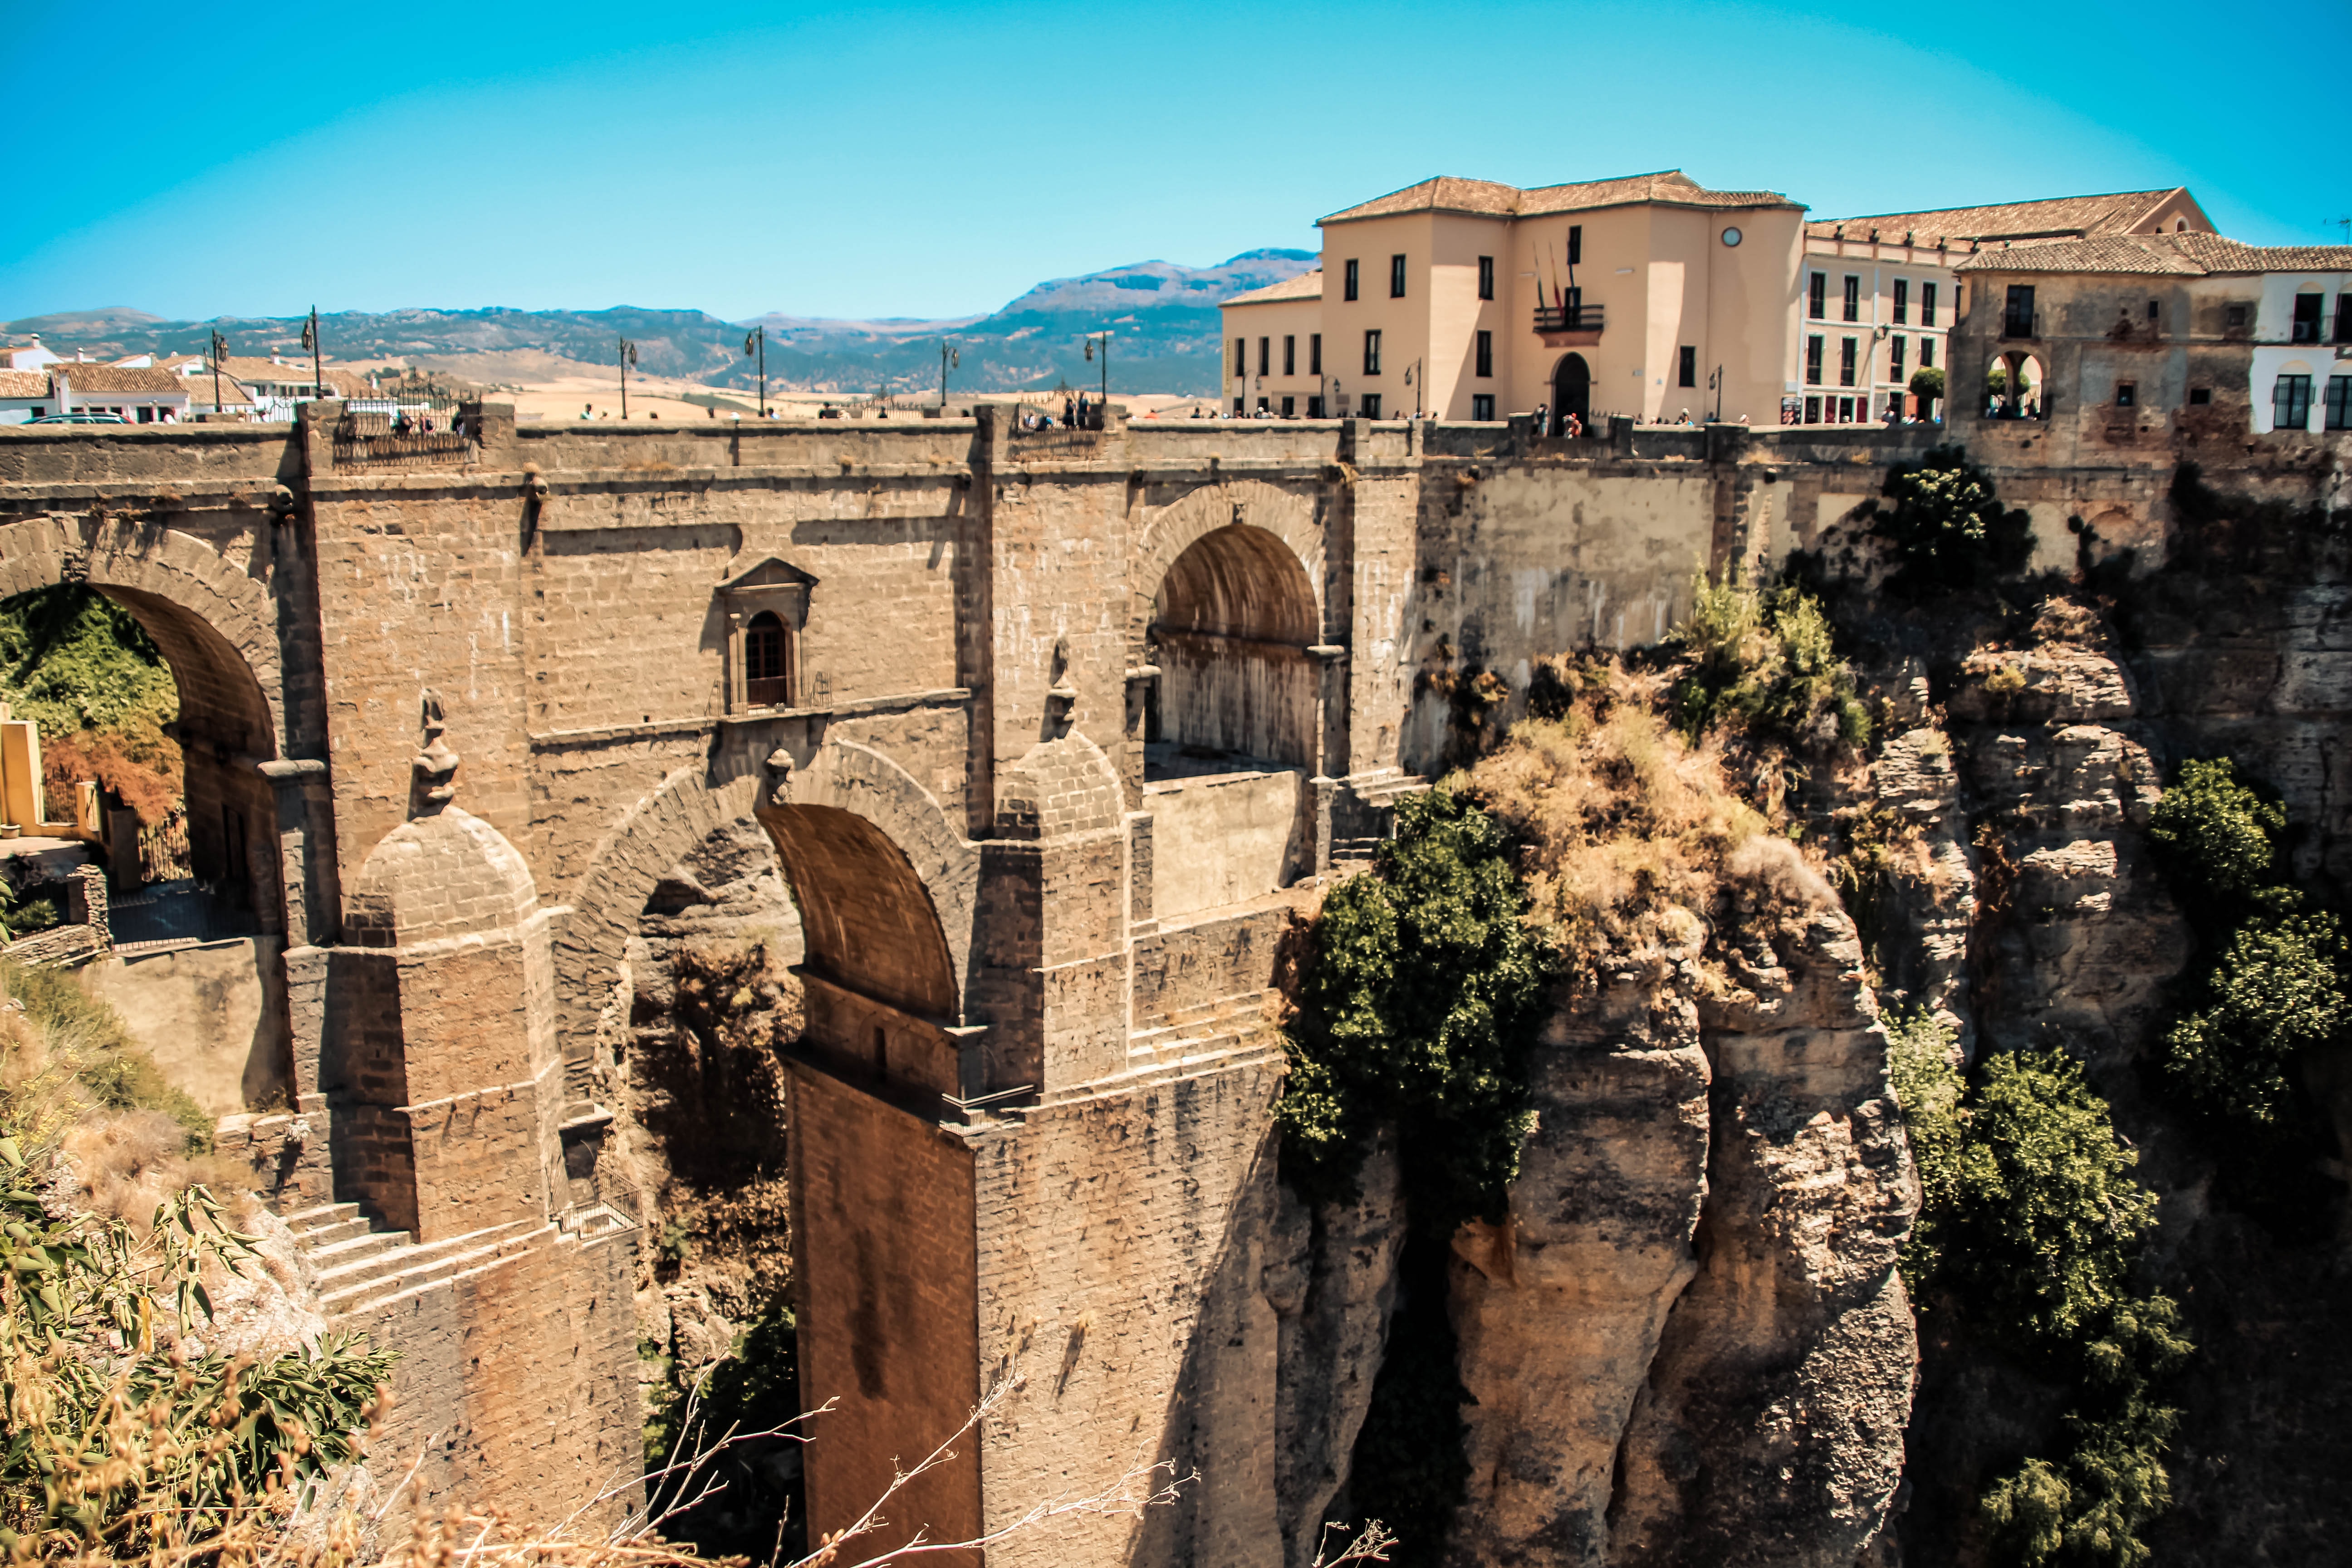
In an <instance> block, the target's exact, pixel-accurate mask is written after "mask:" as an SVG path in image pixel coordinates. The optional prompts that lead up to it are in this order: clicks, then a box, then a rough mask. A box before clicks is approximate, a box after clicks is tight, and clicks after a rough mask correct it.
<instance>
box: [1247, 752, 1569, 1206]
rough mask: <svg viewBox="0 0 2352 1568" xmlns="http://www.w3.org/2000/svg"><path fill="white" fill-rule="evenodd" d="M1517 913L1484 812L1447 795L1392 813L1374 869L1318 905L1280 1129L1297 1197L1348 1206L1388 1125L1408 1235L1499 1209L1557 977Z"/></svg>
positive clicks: (1514, 889) (1438, 793) (1406, 802)
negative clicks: (1529, 1065)
mask: <svg viewBox="0 0 2352 1568" xmlns="http://www.w3.org/2000/svg"><path fill="white" fill-rule="evenodd" d="M1527 907H1528V900H1527V893H1526V891H1525V889H1523V888H1522V887H1521V885H1520V883H1519V879H1518V878H1517V875H1516V874H1515V873H1514V871H1513V869H1512V866H1511V862H1510V859H1509V857H1508V855H1507V852H1506V847H1505V842H1504V834H1503V829H1502V827H1501V826H1500V825H1499V824H1498V823H1497V822H1496V820H1495V818H1494V817H1493V816H1490V815H1489V814H1488V813H1486V812H1485V811H1482V810H1480V809H1479V808H1478V807H1477V806H1475V805H1472V804H1471V803H1470V802H1468V801H1467V800H1465V799H1463V798H1462V797H1461V796H1459V795H1455V794H1454V793H1453V792H1452V791H1451V790H1448V789H1445V788H1443V787H1440V788H1437V789H1433V790H1431V791H1429V792H1427V793H1426V794H1423V795H1408V796H1406V797H1405V798H1404V799H1403V800H1402V801H1400V802H1399V803H1398V806H1397V829H1396V837H1394V838H1393V839H1391V840H1390V841H1388V842H1387V843H1384V844H1382V845H1381V847H1380V850H1379V853H1378V855H1377V857H1376V858H1375V860H1374V862H1373V869H1372V871H1371V873H1370V875H1367V876H1360V877H1356V878H1352V879H1349V880H1348V881H1345V882H1342V883H1340V884H1339V886H1338V887H1337V888H1335V889H1332V891H1331V894H1330V896H1329V897H1328V899H1326V900H1324V904H1323V909H1322V911H1321V913H1320V914H1319V915H1318V917H1317V919H1316V921H1315V926H1314V931H1313V933H1312V939H1311V957H1310V958H1309V959H1308V961H1307V964H1306V966H1305V970H1304V973H1302V975H1301V977H1300V984H1299V994H1298V1007H1297V1015H1296V1016H1295V1017H1294V1018H1293V1020H1292V1022H1291V1026H1290V1031H1289V1039H1288V1047H1289V1052H1290V1058H1291V1071H1290V1077H1289V1079H1288V1081H1287V1083H1286V1087H1285V1089H1284V1092H1283V1098H1282V1103H1281V1105H1280V1106H1279V1108H1278V1110H1277V1117H1278V1120H1279V1121H1280V1123H1281V1126H1282V1130H1283V1155H1282V1169H1283V1175H1284V1178H1285V1179H1286V1180H1287V1181H1289V1182H1290V1183H1291V1184H1293V1185H1294V1186H1295V1187H1296V1188H1297V1190H1299V1191H1300V1192H1301V1193H1302V1194H1306V1195H1307V1196H1309V1197H1312V1198H1316V1199H1318V1200H1325V1199H1344V1198H1346V1197H1349V1196H1350V1195H1352V1194H1353V1193H1354V1192H1355V1190H1356V1181H1357V1175H1358V1173H1359V1172H1360V1169H1361V1168H1362V1164H1363V1161H1364V1157H1365V1155H1366V1154H1367V1153H1368V1152H1370V1148H1371V1145H1372V1142H1373V1140H1374V1138H1375V1137H1376V1136H1377V1135H1378V1133H1379V1132H1380V1131H1381V1129H1382V1128H1383V1127H1387V1126H1393V1127H1395V1128H1396V1130H1397V1138H1398V1152H1399V1154H1400V1157H1401V1160H1402V1170H1403V1176H1404V1189H1405V1194H1406V1200H1407V1204H1408V1206H1409V1209H1410V1212H1411V1216H1412V1223H1413V1226H1415V1228H1416V1229H1420V1230H1424V1231H1427V1232H1429V1233H1431V1234H1434V1235H1438V1236H1448V1235H1451V1234H1452V1233H1453V1230H1454V1227H1455V1226H1458V1225H1459V1224H1461V1223H1462V1221H1464V1220H1465V1219H1468V1218H1471V1217H1473V1216H1475V1215H1481V1214H1495V1213H1499V1212H1500V1209H1501V1207H1502V1203H1503V1196H1504V1191H1505V1189H1506V1188H1507V1186H1508V1185H1509V1184H1510V1182H1511V1179H1512V1178H1513V1177H1514V1176H1516V1175H1517V1174H1518V1166H1519V1146H1520V1143H1521V1142H1522V1141H1523V1140H1524V1139H1525V1137H1526V1135H1527V1131H1528V1121H1529V1116H1530V1110H1529V1105H1530V1100H1529V1095H1528V1084H1527V1072H1526V1058H1527V1053H1528V1048H1529V1047H1531V1046H1532V1045H1533V1044H1534V1042H1535V1037H1536V1031H1537V1029H1538V1027H1539V1026H1540V1025H1541V1023H1542V1018H1543V1013H1544V1005H1545V997H1546V991H1547V985H1548V982H1549V976H1550V973H1551V961H1550V958H1549V950H1548V949H1547V947H1546V946H1545V945H1544V943H1543V942H1541V941H1540V940H1539V939H1538V936H1537V934H1536V933H1535V932H1534V931H1532V930H1530V928H1529V927H1528V923H1527V921H1526V919H1525V916H1526V913H1527Z"/></svg>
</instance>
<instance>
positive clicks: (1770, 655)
mask: <svg viewBox="0 0 2352 1568" xmlns="http://www.w3.org/2000/svg"><path fill="white" fill-rule="evenodd" d="M1692 600H1693V602H1692V606H1691V614H1690V617H1689V618H1688V619H1687V620H1685V621H1684V622H1683V623H1682V624H1681V625H1680V626H1676V627H1675V629H1674V630H1673V631H1672V632H1671V633H1669V634H1668V636H1667V639H1666V640H1667V644H1668V646H1669V647H1675V648H1678V649H1680V650H1681V651H1682V652H1683V653H1684V654H1685V655H1686V656H1687V657H1688V658H1689V659H1690V660H1691V665H1690V668H1689V669H1688V671H1687V672H1686V673H1685V674H1684V675H1683V676H1682V678H1681V679H1678V680H1677V681H1675V688H1674V692H1673V698H1672V700H1673V704H1674V713H1675V728H1677V729H1679V730H1680V731H1682V732H1683V735H1684V738H1685V739H1686V740H1688V741H1691V742H1696V741H1697V740H1698V739H1699V737H1700V736H1702V735H1703V734H1705V733H1706V731H1708V730H1710V729H1714V728H1716V727H1717V726H1718V725H1724V724H1731V725H1735V726H1737V727H1738V728H1739V729H1741V730H1743V731H1746V732H1747V733H1748V735H1750V736H1751V737H1753V738H1755V739H1758V740H1762V741H1767V742H1775V743H1778V744H1780V745H1782V746H1785V747H1786V748H1788V749H1789V750H1790V751H1793V752H1828V751H1830V750H1832V749H1833V748H1834V747H1835V746H1837V745H1838V744H1839V743H1840V742H1843V743H1844V744H1846V745H1849V746H1860V745H1863V744H1865V743H1867V742H1868V741H1869V739H1870V714H1869V710H1867V709H1865V708H1864V706H1863V702H1862V697H1861V694H1860V692H1859V690H1858V689H1857V688H1856V685H1855V682H1854V676H1853V667H1852V666H1850V665H1848V664H1847V663H1846V661H1845V660H1844V659H1843V658H1839V657H1838V655H1837V649H1836V647H1835V642H1834V637H1833V635H1832V630H1831V627H1830V622H1829V617H1828V616H1825V615H1823V614H1822V605H1821V601H1820V600H1818V599H1816V598H1814V597H1813V595H1811V594H1810V593H1808V592H1806V591H1805V589H1804V588H1803V587H1801V586H1800V585H1798V584H1794V583H1789V584H1781V585H1780V586H1779V587H1776V588H1770V589H1764V590H1759V589H1758V588H1757V587H1756V586H1755V584H1752V583H1751V582H1749V581H1748V578H1747V576H1746V574H1744V573H1738V572H1727V573H1726V574H1724V575H1723V577H1722V578H1721V579H1720V580H1718V581H1709V580H1708V578H1707V576H1706V574H1704V573H1701V574H1698V576H1697V577H1696V579H1695V580H1694V582H1693V584H1692Z"/></svg>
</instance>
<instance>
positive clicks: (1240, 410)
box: [1234, 397, 1249, 419]
mask: <svg viewBox="0 0 2352 1568" xmlns="http://www.w3.org/2000/svg"><path fill="white" fill-rule="evenodd" d="M1248 412H1249V410H1248V408H1247V406H1246V405H1244V404H1243V402H1242V400H1241V399H1240V398H1238V397H1236V398H1234V418H1236V419H1238V418H1240V417H1241V416H1243V415H1244V414H1246V413H1248Z"/></svg>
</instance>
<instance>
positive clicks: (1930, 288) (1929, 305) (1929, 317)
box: [1919, 283, 1936, 364]
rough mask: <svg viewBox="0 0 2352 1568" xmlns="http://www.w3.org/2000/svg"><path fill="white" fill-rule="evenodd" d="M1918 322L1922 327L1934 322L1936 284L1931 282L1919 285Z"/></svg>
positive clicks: (1923, 361)
mask: <svg viewBox="0 0 2352 1568" xmlns="http://www.w3.org/2000/svg"><path fill="white" fill-rule="evenodd" d="M1919 324H1920V325H1921V326H1923V327H1932V326H1934V325H1935V324H1936V286H1935V285H1934V284H1933V283H1922V284H1920V285H1919ZM1919 363H1921V364H1925V363H1927V361H1926V360H1921V361H1920V362H1919Z"/></svg>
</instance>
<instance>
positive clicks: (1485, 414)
mask: <svg viewBox="0 0 2352 1568" xmlns="http://www.w3.org/2000/svg"><path fill="white" fill-rule="evenodd" d="M2330 385H2331V386H2332V385H2334V383H2331V384H2330ZM1494 416H1495V395H1494V394H1493V393H1491V392H1474V393H1472V394H1471V395H1470V417H1471V418H1473V419H1492V418H1493V417H1494ZM2329 428H2331V429H2332V428H2334V426H2329Z"/></svg>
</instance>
